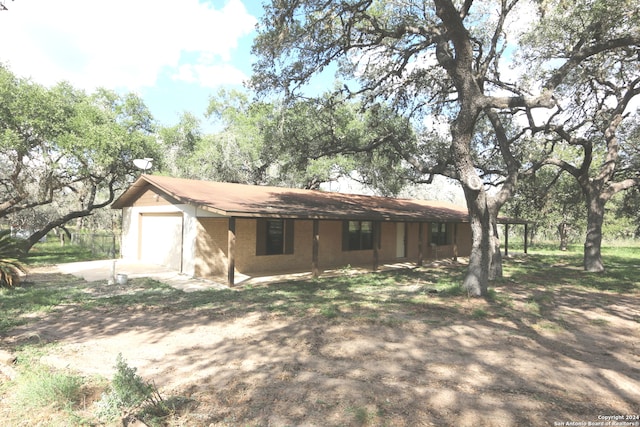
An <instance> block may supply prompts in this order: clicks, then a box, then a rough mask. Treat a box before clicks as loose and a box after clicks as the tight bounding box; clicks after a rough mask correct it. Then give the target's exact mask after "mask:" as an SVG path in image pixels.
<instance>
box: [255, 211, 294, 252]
mask: <svg viewBox="0 0 640 427" xmlns="http://www.w3.org/2000/svg"><path fill="white" fill-rule="evenodd" d="M292 253H293V220H291V219H266V218H259V219H258V220H257V231H256V255H283V254H287V255H288V254H292Z"/></svg>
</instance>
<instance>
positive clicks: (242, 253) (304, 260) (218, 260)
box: [194, 218, 470, 278]
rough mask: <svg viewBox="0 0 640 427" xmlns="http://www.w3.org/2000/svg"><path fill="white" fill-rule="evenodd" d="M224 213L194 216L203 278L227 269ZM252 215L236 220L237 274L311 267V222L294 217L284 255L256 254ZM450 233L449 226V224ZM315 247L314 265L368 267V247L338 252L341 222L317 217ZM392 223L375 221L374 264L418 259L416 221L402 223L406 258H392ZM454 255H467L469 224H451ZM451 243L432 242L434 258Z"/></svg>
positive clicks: (427, 252) (448, 251)
mask: <svg viewBox="0 0 640 427" xmlns="http://www.w3.org/2000/svg"><path fill="white" fill-rule="evenodd" d="M228 224H229V222H228V219H227V218H197V224H196V228H197V237H196V243H195V251H194V253H195V260H194V265H195V276H197V277H208V278H213V277H215V278H221V277H226V274H227V265H228V259H227V244H228V243H227V242H228ZM429 229H430V227H429V226H428V224H427V223H425V224H424V225H423V236H422V237H423V257H424V259H430V258H433V257H434V256H435V253H432V249H431V246H430V245H429V243H428V242H429V238H430V236H429ZM256 230H257V225H256V220H255V219H237V220H236V259H235V267H236V271H237V272H239V273H242V274H248V275H254V274H270V273H274V274H275V273H285V272H304V271H310V270H311V262H312V235H313V221H311V220H296V221H295V222H294V250H293V254H290V255H261V256H256ZM451 232H453V227H451ZM319 233H320V246H319V252H318V259H319V268H320V270H321V271H322V270H328V269H333V268H339V267H343V266H346V265H352V266H367V267H371V266H373V250H363V251H343V250H342V221H319ZM396 233H397V225H396V223H392V222H389V223H387V222H385V223H382V224H381V247H380V250H379V255H378V256H379V263H380V264H384V263H390V262H396V261H406V260H408V261H412V262H416V261H417V259H418V236H419V225H418V223H408V224H407V226H406V257H404V258H397V240H396V237H397V236H396ZM457 240H458V255H459V256H467V255H468V254H469V249H470V228H469V225H468V224H458V225H457ZM453 247H454V246H453V245H446V246H438V250H437V255H438V258H443V257H451V256H453Z"/></svg>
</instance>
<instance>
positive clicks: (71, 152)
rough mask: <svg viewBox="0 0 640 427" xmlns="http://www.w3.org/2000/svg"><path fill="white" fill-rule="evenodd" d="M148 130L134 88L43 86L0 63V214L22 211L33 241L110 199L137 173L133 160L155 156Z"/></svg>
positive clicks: (149, 124)
mask: <svg viewBox="0 0 640 427" xmlns="http://www.w3.org/2000/svg"><path fill="white" fill-rule="evenodd" d="M152 131H153V128H152V117H151V114H150V113H149V111H148V109H147V107H146V106H145V105H144V103H143V102H142V100H141V99H140V98H139V97H138V96H136V95H133V94H127V95H118V94H116V93H115V92H112V91H108V90H104V89H100V90H98V91H96V93H94V94H92V95H87V94H86V93H84V92H83V91H80V90H77V89H74V88H73V87H72V86H71V85H70V84H68V83H64V82H63V83H59V84H57V85H55V86H54V87H51V88H46V87H44V86H41V85H39V84H36V83H33V82H31V81H29V80H27V79H22V78H18V77H16V76H15V75H14V74H13V73H12V72H11V71H10V70H9V69H8V68H6V67H4V66H1V67H0V166H1V167H0V188H2V191H1V193H0V218H8V219H9V221H11V222H19V219H20V217H21V216H26V217H28V218H29V219H30V221H28V224H26V226H27V231H30V232H31V233H32V234H31V235H30V236H29V237H28V239H27V243H26V244H27V247H31V246H32V245H33V244H34V243H35V242H37V241H38V240H39V239H40V238H42V237H43V236H45V235H46V234H47V233H48V232H49V231H51V230H52V229H54V228H56V227H59V226H62V225H64V224H66V223H67V222H69V221H71V220H72V219H75V218H80V217H84V216H88V215H91V213H92V212H93V211H94V210H95V209H99V208H102V207H106V206H108V205H109V204H110V203H111V202H112V201H113V200H114V198H115V195H116V192H118V191H119V190H120V189H122V188H123V187H124V186H126V185H127V184H128V182H129V180H130V178H131V177H132V175H133V174H134V173H135V168H134V166H133V163H132V160H133V159H135V158H137V157H146V156H151V157H153V156H155V155H156V152H157V146H156V144H155V141H154V138H153V137H152V134H151V133H152ZM36 212H39V214H36Z"/></svg>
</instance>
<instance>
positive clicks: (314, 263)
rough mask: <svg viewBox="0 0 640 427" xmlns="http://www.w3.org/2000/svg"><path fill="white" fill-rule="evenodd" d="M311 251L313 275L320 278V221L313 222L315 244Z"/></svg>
mask: <svg viewBox="0 0 640 427" xmlns="http://www.w3.org/2000/svg"><path fill="white" fill-rule="evenodd" d="M312 245H313V246H312V249H311V275H312V276H313V277H318V276H319V275H320V267H319V265H318V253H319V252H320V221H318V220H317V219H314V220H313V243H312Z"/></svg>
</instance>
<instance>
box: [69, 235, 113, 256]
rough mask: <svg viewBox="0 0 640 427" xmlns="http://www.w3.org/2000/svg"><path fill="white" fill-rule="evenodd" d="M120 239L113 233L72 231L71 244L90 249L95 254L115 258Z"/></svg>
mask: <svg viewBox="0 0 640 427" xmlns="http://www.w3.org/2000/svg"><path fill="white" fill-rule="evenodd" d="M119 243H120V239H119V238H118V236H116V235H115V234H113V233H71V244H72V245H78V246H80V247H82V248H85V249H88V250H90V251H91V253H92V254H93V255H100V256H105V257H109V258H115V257H116V255H118V254H119V253H120V247H119V246H120V245H119Z"/></svg>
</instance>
